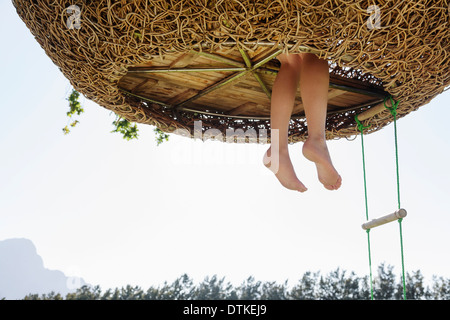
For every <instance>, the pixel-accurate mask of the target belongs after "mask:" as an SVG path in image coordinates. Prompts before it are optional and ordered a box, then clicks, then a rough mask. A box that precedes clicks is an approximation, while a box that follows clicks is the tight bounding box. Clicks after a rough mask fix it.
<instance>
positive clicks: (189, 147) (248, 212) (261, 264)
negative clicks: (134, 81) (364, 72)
mask: <svg viewBox="0 0 450 320" xmlns="http://www.w3.org/2000/svg"><path fill="white" fill-rule="evenodd" d="M0 12H2V13H3V15H2V19H1V20H0V43H2V50H0V61H1V64H2V65H1V70H2V77H0V90H1V91H0V93H1V100H0V106H1V109H0V110H1V115H2V125H1V126H0V150H1V151H0V152H1V153H0V154H1V157H0V240H4V239H8V238H18V237H24V238H28V239H30V240H32V241H33V243H34V244H35V245H36V247H37V250H38V254H39V255H41V256H42V258H43V260H44V263H45V266H46V267H47V268H49V269H58V270H61V271H63V272H65V273H66V274H68V275H77V276H81V277H83V278H84V279H85V280H86V281H87V282H88V283H91V284H99V285H101V286H102V287H103V288H108V287H116V286H123V285H126V284H132V285H140V286H142V287H143V288H148V287H149V286H151V285H158V284H161V283H163V282H164V281H166V280H167V281H169V282H171V281H173V280H175V279H176V278H177V277H179V276H180V275H182V274H183V273H187V274H188V275H190V276H191V277H193V278H194V279H195V280H196V281H201V280H202V279H203V278H204V277H205V276H212V275H214V274H217V275H218V276H220V277H225V278H226V279H227V280H228V281H231V282H233V283H237V284H239V283H240V282H242V281H243V280H244V279H246V278H247V277H248V276H250V275H253V276H255V277H256V279H257V280H261V281H280V282H281V281H284V280H286V279H289V283H290V284H293V283H295V282H296V281H297V280H298V279H299V278H300V277H301V276H302V275H303V273H304V272H305V271H319V270H320V271H322V272H324V273H325V272H328V271H331V270H334V269H335V268H337V267H341V268H343V269H346V270H348V271H355V272H356V273H357V274H358V275H360V276H363V275H366V274H368V259H367V241H366V233H365V232H364V231H363V230H362V229H361V227H360V225H361V223H363V222H364V221H365V212H364V196H363V180H362V162H361V149H360V140H359V138H358V139H356V140H354V141H347V140H345V139H343V140H339V141H331V142H329V148H330V152H331V155H332V157H333V161H334V164H335V166H336V167H337V169H338V170H339V171H340V174H341V176H342V177H343V186H342V188H341V189H340V190H339V191H334V192H330V191H327V190H325V189H324V188H323V187H322V186H321V185H320V183H319V182H318V181H317V178H316V172H315V167H314V165H313V164H312V163H310V162H308V161H306V160H304V159H303V157H302V156H301V144H295V145H293V146H291V149H290V150H291V157H292V159H293V162H294V166H295V168H296V170H297V175H298V176H299V178H300V179H301V180H302V181H303V182H304V183H305V185H306V186H307V187H308V189H309V190H308V192H307V193H305V194H299V193H297V192H292V191H288V190H285V189H284V188H282V187H281V185H279V183H278V181H277V180H276V178H275V177H274V176H273V175H272V174H271V173H270V172H269V171H268V170H267V169H265V168H264V167H263V166H262V163H261V159H262V155H263V153H264V151H265V150H266V147H267V146H258V145H236V144H223V143H219V142H212V141H210V142H206V143H202V142H199V141H197V142H195V141H191V140H189V139H186V138H182V137H176V136H171V138H170V141H169V142H165V143H163V144H162V145H161V146H159V147H157V146H156V143H155V141H154V133H153V127H150V126H144V125H140V126H139V129H140V139H139V140H137V141H125V140H123V139H122V138H121V136H120V135H119V134H112V133H110V131H111V130H112V128H113V127H112V124H111V123H112V121H113V120H114V117H113V115H111V114H110V112H109V111H108V110H106V109H103V108H102V107H99V106H98V105H95V104H94V103H92V102H90V101H88V100H85V101H84V103H83V105H84V107H85V113H84V114H83V115H82V117H81V118H80V121H81V123H80V124H79V126H78V127H76V128H75V129H74V130H73V131H72V133H71V134H69V135H68V136H64V135H63V133H62V130H61V129H62V128H63V127H64V126H65V125H66V124H67V123H68V119H67V117H66V114H65V113H66V112H67V110H68V107H67V101H66V100H65V98H66V97H67V94H68V93H69V91H70V89H71V87H70V84H69V82H68V80H66V79H65V78H64V77H63V76H62V74H61V73H60V72H59V70H58V68H57V67H56V66H55V65H53V63H52V62H51V60H50V59H49V58H48V57H47V56H46V55H45V54H44V51H43V50H42V49H41V48H40V47H39V45H38V44H37V42H36V41H35V40H34V39H33V37H32V36H31V34H30V32H29V31H28V29H27V28H26V27H25V25H24V24H23V22H22V21H21V20H20V19H19V18H18V16H17V15H16V13H15V11H14V8H13V6H12V4H11V2H10V1H2V2H1V4H0ZM82 100H83V99H82ZM449 103H450V93H449V92H446V93H444V94H442V95H440V96H439V97H437V98H436V99H435V100H433V101H432V102H431V103H430V104H428V105H426V106H424V107H422V108H420V109H419V111H416V112H414V113H412V114H410V115H408V116H407V117H405V118H403V119H401V120H400V121H399V122H398V129H399V146H400V170H401V171H400V175H401V188H402V189H401V194H402V205H403V207H404V208H406V209H407V210H408V217H407V218H405V220H404V223H403V233H404V247H405V264H406V269H407V271H415V270H417V269H420V270H421V271H422V272H423V273H424V274H425V276H426V277H427V278H428V279H429V278H430V277H431V275H433V274H435V275H439V276H444V277H450V268H449V265H450V258H449V254H448V252H449V251H448V246H449V245H450V233H449V232H448V226H449V225H450V215H449V213H450V210H449V195H450V194H449V191H450V187H449V181H450V170H449V169H448V164H449V163H450V153H449V147H450V142H449V140H448V123H446V121H447V119H449V118H450V111H449V109H448V107H449ZM365 142H366V161H367V166H368V168H367V170H368V176H367V179H368V183H369V201H370V202H369V210H370V213H369V214H370V218H375V217H378V216H381V215H385V214H388V213H391V212H393V211H395V209H396V207H397V202H396V199H397V198H396V180H395V161H394V145H393V126H392V125H391V126H388V127H386V128H385V129H383V130H381V131H379V132H377V133H375V134H372V135H369V136H367V137H366V139H365ZM371 242H372V261H373V262H372V264H373V271H374V273H375V272H376V267H377V266H378V265H379V264H380V263H382V262H386V263H387V264H390V265H393V266H394V267H395V269H394V271H395V272H397V274H400V271H401V260H400V248H399V232H398V224H397V223H391V224H389V225H386V226H384V227H381V228H376V229H373V230H372V232H371Z"/></svg>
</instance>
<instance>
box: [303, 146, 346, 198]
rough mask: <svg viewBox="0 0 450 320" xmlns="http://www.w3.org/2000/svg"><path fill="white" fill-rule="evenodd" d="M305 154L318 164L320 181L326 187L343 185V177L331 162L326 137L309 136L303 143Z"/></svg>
mask: <svg viewBox="0 0 450 320" xmlns="http://www.w3.org/2000/svg"><path fill="white" fill-rule="evenodd" d="M303 155H304V156H305V158H306V159H308V160H310V161H312V162H314V163H315V164H316V167H317V174H318V176H319V181H320V182H321V183H322V184H323V185H324V186H325V188H326V189H328V190H337V189H339V188H340V187H341V184H342V178H341V176H340V175H339V173H338V172H337V171H336V169H335V168H334V166H333V163H332V162H331V157H330V153H329V152H328V148H327V144H326V141H325V139H309V138H308V139H307V140H306V141H305V143H304V144H303Z"/></svg>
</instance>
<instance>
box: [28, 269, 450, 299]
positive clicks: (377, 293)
mask: <svg viewBox="0 0 450 320" xmlns="http://www.w3.org/2000/svg"><path fill="white" fill-rule="evenodd" d="M402 283H403V282H402V280H401V277H398V276H396V275H395V274H394V272H393V267H392V266H386V265H384V264H381V265H380V266H379V267H378V270H377V275H375V277H374V280H373V296H374V299H375V300H400V299H403V285H402ZM370 297H371V288H370V286H369V281H368V276H364V277H359V276H357V275H356V274H355V273H354V272H348V271H345V270H342V269H340V268H338V269H336V270H334V271H332V272H330V273H328V274H326V275H322V274H321V273H320V272H305V273H304V274H303V276H302V277H301V278H300V279H299V280H298V282H297V283H295V284H294V285H292V286H289V285H288V281H285V282H283V283H277V282H270V281H269V282H267V281H266V282H262V281H257V280H256V279H255V278H254V277H249V278H247V279H246V280H245V281H244V282H243V283H242V284H241V285H239V286H233V285H232V284H231V283H230V282H226V281H225V278H219V277H217V276H216V275H214V276H212V277H206V278H205V279H204V280H203V281H202V282H200V283H198V284H194V282H193V279H191V278H190V277H189V276H188V275H187V274H184V275H182V276H181V277H179V278H178V279H176V280H175V281H174V282H172V283H167V282H165V283H164V284H163V285H162V286H158V287H150V288H149V289H147V290H144V289H142V288H141V287H139V286H131V285H127V286H125V287H122V288H115V289H108V290H106V291H102V289H101V288H100V286H88V285H85V286H82V287H81V288H78V289H77V290H76V291H75V292H73V293H68V294H67V295H66V296H65V297H63V296H62V295H61V294H59V293H55V292H50V293H48V294H42V295H38V294H29V295H27V296H26V297H24V300H368V299H370ZM406 298H407V299H409V300H447V299H450V279H444V278H443V277H436V276H433V279H432V281H431V282H430V284H429V285H426V284H425V283H424V277H423V275H422V273H421V272H420V270H418V271H414V272H411V273H407V274H406Z"/></svg>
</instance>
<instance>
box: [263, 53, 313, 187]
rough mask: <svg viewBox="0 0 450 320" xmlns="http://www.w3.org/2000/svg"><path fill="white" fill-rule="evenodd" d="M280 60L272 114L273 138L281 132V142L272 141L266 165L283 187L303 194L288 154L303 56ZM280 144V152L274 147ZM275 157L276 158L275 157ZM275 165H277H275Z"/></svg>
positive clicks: (273, 92) (265, 158)
mask: <svg viewBox="0 0 450 320" xmlns="http://www.w3.org/2000/svg"><path fill="white" fill-rule="evenodd" d="M278 60H280V62H281V67H280V71H279V72H278V75H277V78H276V79H275V83H274V85H273V88H272V100H271V110H270V129H271V131H272V137H274V136H275V135H274V134H273V133H274V130H278V136H279V139H277V141H274V140H275V139H272V143H271V147H270V148H269V149H268V150H267V152H266V154H265V155H264V160H263V161H264V164H265V165H266V166H267V167H269V168H270V169H271V170H272V171H273V172H274V173H275V176H276V177H277V178H278V180H279V181H280V183H281V184H282V185H283V186H284V187H286V188H288V189H290V190H297V191H300V192H304V191H306V190H307V189H306V187H305V186H304V185H303V183H301V182H300V180H298V178H297V176H296V174H295V171H294V168H293V166H292V162H291V159H290V157H289V151H288V129H289V121H290V119H291V114H292V109H293V107H294V101H295V95H296V92H297V88H298V83H299V80H300V67H301V56H300V55H296V54H290V55H287V54H280V55H279V56H278ZM274 143H278V148H275V147H274ZM277 149H278V150H279V153H278V154H279V157H278V159H277V158H275V157H273V156H272V155H271V151H272V150H274V153H275V152H276V151H275V150H277ZM274 156H275V155H274ZM273 159H277V160H278V165H277V166H275V170H274V168H273V167H274V166H272V165H273V163H271V160H273ZM272 162H273V161H272Z"/></svg>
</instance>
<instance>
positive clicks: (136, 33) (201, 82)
mask: <svg viewBox="0 0 450 320" xmlns="http://www.w3.org/2000/svg"><path fill="white" fill-rule="evenodd" d="M13 4H14V5H15V7H16V9H17V12H18V14H19V16H20V17H21V18H22V20H23V21H24V22H25V23H26V25H27V26H28V28H29V29H30V30H31V32H32V33H33V35H34V36H35V37H36V40H37V41H38V42H39V43H40V45H41V46H42V48H43V49H44V50H45V52H46V53H47V55H48V56H49V57H50V58H51V59H52V61H53V62H54V63H55V64H56V65H57V66H58V67H59V68H60V70H61V71H62V72H63V74H64V75H65V76H66V77H67V78H68V79H69V80H70V82H71V84H72V85H73V86H74V88H76V89H77V90H78V91H79V92H81V93H82V94H83V95H84V96H86V97H87V98H89V99H91V100H93V101H95V102H96V103H98V104H99V105H101V106H103V107H105V108H107V109H110V110H113V111H114V112H115V113H117V114H119V115H121V116H122V117H124V118H126V119H128V120H130V121H133V122H138V123H145V124H150V125H155V126H157V127H158V128H160V129H161V130H163V131H165V132H174V131H175V130H176V129H186V130H187V132H189V133H190V135H194V124H195V121H198V120H201V121H202V130H207V129H210V128H214V129H219V130H220V131H221V132H222V133H223V134H225V130H226V129H229V128H232V129H234V130H236V129H243V130H244V131H245V130H248V129H255V130H258V129H270V126H269V125H270V122H269V116H270V93H271V87H272V84H273V81H274V79H275V77H276V73H277V71H278V68H279V65H278V62H277V60H276V59H275V58H276V56H277V54H279V53H280V52H292V53H296V52H312V53H315V54H317V55H318V56H320V57H322V58H324V59H327V60H328V61H329V66H330V72H331V77H330V90H329V105H328V118H327V138H328V139H334V138H342V137H351V136H354V135H355V134H356V133H357V129H356V125H355V121H354V117H355V115H356V114H359V113H361V112H364V111H366V110H368V109H371V108H375V106H377V105H379V104H380V102H382V101H383V99H384V98H385V97H387V96H389V95H390V96H392V97H394V99H395V100H400V104H399V109H398V115H399V117H402V116H405V115H407V114H409V113H410V112H411V111H414V110H416V109H418V108H419V107H420V106H422V105H424V104H426V103H428V102H429V101H430V100H431V99H433V98H434V97H435V96H436V95H438V94H440V93H442V92H443V90H444V89H445V88H446V87H448V86H449V83H450V67H449V64H450V62H449V61H450V59H449V55H450V51H449V49H450V47H449V40H448V39H449V35H450V17H449V16H450V9H449V3H448V1H446V0H445V1H444V0H442V1H396V0H392V1H377V6H378V7H376V10H373V8H372V10H370V9H369V10H368V3H367V1H358V0H355V1H347V2H345V4H344V3H341V2H339V1H333V0H328V1H327V0H324V1H306V0H305V1H287V0H278V1H265V0H252V1H250V0H222V1H220V0H219V1H208V0H184V1H183V0H173V1H169V0H167V1H165V0H135V1H132V0H118V1H103V0H102V1H91V0H76V1H74V0H70V1H69V0H53V1H50V2H49V1H47V0H13ZM74 5H76V7H73V6H74ZM74 8H75V9H74ZM78 9H79V11H77V10H78ZM377 10H378V11H377ZM374 14H375V16H374ZM376 14H379V16H376ZM378 17H379V20H374V19H377V18H378ZM368 21H371V22H372V25H368V24H367V23H368ZM68 22H75V24H72V25H71V28H69V27H68V26H69V25H70V24H69V25H68ZM374 22H377V23H378V24H373V23H374ZM76 23H79V24H78V25H76ZM74 26H75V28H73V27H74ZM392 120H393V119H392V116H391V114H390V113H389V111H388V110H386V111H383V112H380V113H377V114H375V115H372V116H371V117H370V118H369V119H367V120H365V122H364V124H365V125H368V124H370V125H371V126H370V128H368V129H366V131H367V133H370V132H374V131H377V130H379V129H381V128H383V127H384V126H386V125H387V124H389V123H390V122H391V121H392ZM268 132H269V133H270V130H268ZM306 135H307V124H306V121H305V117H304V112H303V107H302V104H301V96H298V97H297V99H296V105H295V107H294V111H293V114H292V120H291V126H290V140H291V142H297V141H303V140H305V138H306Z"/></svg>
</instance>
